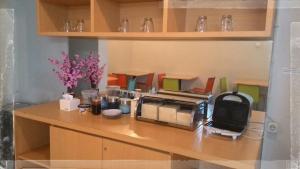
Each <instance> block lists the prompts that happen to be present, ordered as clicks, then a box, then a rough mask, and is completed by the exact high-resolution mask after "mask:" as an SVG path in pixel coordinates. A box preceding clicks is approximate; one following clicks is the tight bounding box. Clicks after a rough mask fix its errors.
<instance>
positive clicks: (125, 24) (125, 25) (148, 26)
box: [118, 17, 154, 32]
mask: <svg viewBox="0 0 300 169" xmlns="http://www.w3.org/2000/svg"><path fill="white" fill-rule="evenodd" d="M118 31H119V32H128V31H129V21H128V19H127V18H123V19H122V20H121V23H120V27H119V28H118ZM141 31H142V32H154V23H153V19H152V18H151V17H146V18H144V22H143V24H142V26H141Z"/></svg>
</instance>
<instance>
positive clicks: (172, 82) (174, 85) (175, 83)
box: [163, 78, 180, 92]
mask: <svg viewBox="0 0 300 169" xmlns="http://www.w3.org/2000/svg"><path fill="white" fill-rule="evenodd" d="M163 89H164V90H170V91H175V92H177V91H179V90H180V80H178V79H167V78H165V79H164V80H163Z"/></svg>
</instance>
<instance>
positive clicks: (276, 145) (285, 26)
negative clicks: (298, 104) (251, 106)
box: [262, 0, 300, 169]
mask: <svg viewBox="0 0 300 169" xmlns="http://www.w3.org/2000/svg"><path fill="white" fill-rule="evenodd" d="M277 6H278V10H277V19H276V29H275V37H274V47H273V48H274V51H273V56H272V64H271V77H270V80H271V86H270V89H269V98H268V100H269V102H268V108H267V112H268V116H269V118H268V119H267V122H270V121H275V122H277V123H278V133H277V134H270V133H267V132H266V133H265V136H264V144H263V154H262V157H263V160H267V161H265V162H264V163H262V168H263V169H268V168H275V169H276V168H278V169H282V168H288V162H287V161H282V160H288V159H290V150H291V143H290V138H291V136H292V135H291V130H290V119H291V118H294V117H291V116H290V72H289V70H290V56H291V53H290V45H291V44H290V36H291V35H290V30H291V23H292V22H300V10H299V8H300V2H299V1H284V0H280V1H278V5H277ZM298 56H299V55H298ZM298 123H299V122H298ZM266 124H268V123H266ZM297 130H299V128H297ZM298 153H299V152H298ZM270 160H272V161H270ZM298 164H299V163H298ZM298 167H299V166H298Z"/></svg>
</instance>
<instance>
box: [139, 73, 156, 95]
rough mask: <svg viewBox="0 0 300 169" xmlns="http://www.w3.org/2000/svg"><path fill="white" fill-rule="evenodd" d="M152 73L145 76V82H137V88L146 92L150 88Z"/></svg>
mask: <svg viewBox="0 0 300 169" xmlns="http://www.w3.org/2000/svg"><path fill="white" fill-rule="evenodd" d="M153 78H154V73H150V74H148V75H147V79H146V82H137V84H136V85H137V88H139V89H142V91H144V92H148V91H149V90H150V89H151V88H152V83H153Z"/></svg>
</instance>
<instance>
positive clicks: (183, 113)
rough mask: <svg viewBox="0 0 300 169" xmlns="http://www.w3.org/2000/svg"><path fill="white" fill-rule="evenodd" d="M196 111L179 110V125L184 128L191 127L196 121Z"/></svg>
mask: <svg viewBox="0 0 300 169" xmlns="http://www.w3.org/2000/svg"><path fill="white" fill-rule="evenodd" d="M194 114H195V111H192V110H179V111H178V112H177V124H180V125H184V126H191V124H192V123H193V120H194Z"/></svg>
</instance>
